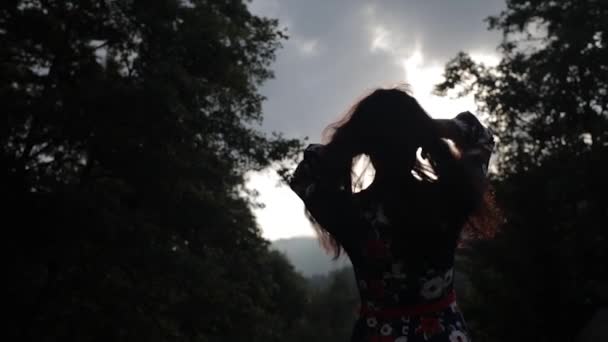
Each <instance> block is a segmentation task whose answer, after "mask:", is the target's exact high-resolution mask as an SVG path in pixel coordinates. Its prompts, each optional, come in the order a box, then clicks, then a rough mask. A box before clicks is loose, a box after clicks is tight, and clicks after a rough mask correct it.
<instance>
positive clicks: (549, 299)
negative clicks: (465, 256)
mask: <svg viewBox="0 0 608 342" xmlns="http://www.w3.org/2000/svg"><path fill="white" fill-rule="evenodd" d="M607 16H608V3H606V2H605V1H595V0H587V1H569V0H564V1H546V0H533V1H523V0H508V1H507V9H506V10H505V11H504V12H502V13H501V14H500V15H499V16H496V17H490V18H489V19H488V23H489V26H490V29H495V30H501V31H502V32H503V42H502V44H501V45H500V47H499V49H500V52H501V53H502V59H501V61H500V63H499V64H498V65H497V66H495V67H491V66H486V65H483V64H478V63H475V62H473V61H472V59H471V58H470V57H469V56H468V55H467V54H464V53H460V54H459V55H457V56H456V57H455V58H454V59H453V60H452V61H450V62H449V63H448V64H447V66H446V69H445V76H446V78H445V82H443V83H442V84H440V85H438V86H437V92H438V93H440V94H449V93H451V92H453V91H457V92H458V93H459V94H460V95H462V94H468V93H472V94H474V96H475V98H476V100H477V102H478V103H479V105H480V109H481V111H483V112H485V113H487V114H490V124H491V125H492V127H493V128H494V130H495V131H496V133H497V135H498V137H499V141H500V144H499V150H498V158H497V166H498V171H499V172H498V173H497V175H496V188H497V197H498V198H499V199H500V201H501V204H502V205H503V207H504V209H505V213H506V216H507V223H506V224H505V227H504V228H503V233H502V234H501V235H500V236H498V237H497V238H496V239H494V240H491V241H483V242H479V243H478V245H477V246H475V248H474V249H473V250H472V252H471V255H470V258H471V259H472V263H473V265H474V266H473V271H472V277H473V279H472V280H473V284H474V286H475V288H476V293H477V295H478V298H477V300H476V301H475V300H473V301H472V304H471V305H470V307H469V310H468V311H469V312H476V313H477V315H475V316H474V319H473V322H472V326H473V327H474V329H473V330H474V332H475V333H476V334H477V336H476V337H477V338H476V339H477V340H481V341H509V340H514V339H516V340H519V341H528V340H529V341H572V340H573V339H574V338H575V336H576V335H577V333H578V331H579V330H580V328H581V326H582V325H583V324H584V322H585V321H586V320H588V319H589V316H590V315H591V314H592V313H593V312H594V310H595V309H596V308H597V307H599V306H600V305H602V303H603V305H605V303H606V299H607V298H606V295H605V293H606V291H607V289H608V283H606V278H605V275H606V273H607V271H608V269H606V265H607V261H608V257H607V254H606V251H607V250H608V249H607V248H606V241H607V239H608V235H607V232H606V230H605V222H606V220H607V219H608V216H607V215H608V212H607V211H606V208H607V207H608V202H607V200H606V197H605V194H606V192H607V191H608V182H607V180H606V178H605V175H606V174H607V173H606V172H607V171H608V160H607V159H606V156H608V133H607V132H608V96H606V95H607V93H608V41H607V37H608V21H606V20H605V18H606V17H607ZM475 303H477V304H476V305H477V306H475ZM488 303H492V305H491V306H488ZM469 317H470V316H469ZM557 327H559V328H557Z"/></svg>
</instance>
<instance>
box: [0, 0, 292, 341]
mask: <svg viewBox="0 0 608 342" xmlns="http://www.w3.org/2000/svg"><path fill="white" fill-rule="evenodd" d="M284 38H286V36H285V34H284V32H283V31H282V30H281V29H279V28H278V23H277V21H276V20H274V19H268V18H261V17H258V16H255V15H252V14H251V13H250V12H249V11H248V8H247V5H246V4H245V3H243V2H242V1H228V0H226V1H203V0H191V1H181V0H164V1H152V2H151V1H136V0H108V1H94V0H85V1H81V0H79V1H46V0H39V1H38V0H7V1H2V4H0V46H1V48H0V103H2V108H3V112H4V113H5V115H6V116H7V119H8V125H7V126H6V128H5V129H4V134H3V135H2V138H1V139H2V157H1V158H2V162H3V164H5V165H6V166H7V168H6V170H7V171H6V172H7V174H6V176H5V180H6V184H7V185H6V191H3V193H4V196H5V203H8V204H7V207H6V210H7V216H6V217H5V224H4V227H5V231H6V232H7V233H8V234H7V235H8V236H7V238H6V240H5V241H6V250H7V252H8V255H10V256H11V260H12V262H10V264H11V265H10V266H9V272H8V276H7V277H6V278H7V282H6V283H7V285H8V288H9V290H8V295H9V298H10V304H11V305H10V308H11V318H12V319H14V322H15V324H12V325H11V327H9V336H12V337H14V338H20V339H24V340H25V339H28V340H42V341H55V340H62V341H65V340H89V341H97V340H99V341H107V340H133V339H135V340H148V341H156V340H158V341H161V340H163V341H164V340H197V341H226V340H247V341H269V340H280V339H281V338H282V336H284V335H285V334H286V331H287V330H288V328H289V324H291V323H290V322H291V321H293V320H295V319H296V318H297V317H296V316H297V313H298V310H297V309H298V308H299V306H298V305H299V304H298V303H299V302H302V301H303V300H304V299H303V298H304V295H303V292H302V291H303V289H302V288H301V286H300V285H298V284H299V283H300V276H299V275H297V274H296V273H295V272H294V271H293V268H292V267H291V265H289V263H288V262H287V261H286V260H285V258H284V257H283V256H281V255H280V254H277V253H274V252H269V250H268V243H267V242H266V241H265V240H263V239H262V237H261V235H260V231H259V227H258V226H257V224H256V222H255V219H254V217H253V214H252V212H251V206H252V205H255V200H254V198H253V197H252V196H251V194H248V193H247V191H246V189H245V188H244V174H245V172H246V171H248V170H252V169H260V168H264V167H267V166H268V165H270V164H271V163H272V162H275V161H281V160H284V159H285V158H291V157H293V156H294V155H295V153H297V151H298V149H299V148H300V147H301V143H300V142H299V141H297V140H289V139H284V138H283V137H282V136H281V135H280V134H274V135H272V136H267V135H265V134H263V133H261V132H260V131H259V130H257V129H256V125H257V124H259V123H260V122H261V120H262V111H261V102H262V100H263V97H262V96H261V95H260V94H259V93H258V86H259V85H260V84H261V83H262V82H263V81H265V80H267V79H268V78H270V77H272V72H271V71H270V69H269V65H270V63H271V62H272V61H273V59H274V56H275V51H276V49H277V48H279V47H280V44H281V41H282V40H283V39H284ZM285 298H292V299H294V300H293V301H292V302H291V303H290V305H286V304H284V300H285ZM297 298H300V301H298V300H296V299H297ZM281 303H283V304H281ZM302 303H303V302H302ZM279 317H280V319H278V318H279Z"/></svg>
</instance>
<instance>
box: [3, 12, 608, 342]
mask: <svg viewBox="0 0 608 342" xmlns="http://www.w3.org/2000/svg"><path fill="white" fill-rule="evenodd" d="M507 5H508V6H507V10H506V11H505V12H503V13H502V14H500V15H498V16H496V17H491V18H489V20H488V23H489V26H490V29H495V30H500V31H502V32H503V33H504V40H503V43H502V44H501V45H500V47H499V51H500V53H501V56H502V58H501V62H500V64H499V65H498V66H496V67H489V66H484V65H480V64H476V63H474V62H473V61H472V60H471V59H470V58H469V57H468V56H467V55H466V54H459V55H458V56H456V58H454V59H453V60H452V61H451V62H450V63H449V64H448V65H447V66H446V73H445V75H446V81H445V82H444V83H442V84H441V85H439V86H438V88H437V91H438V92H439V93H443V94H446V93H448V94H449V93H451V92H453V91H459V92H461V93H472V94H474V95H475V96H476V99H477V101H478V103H479V104H480V106H481V109H482V111H484V112H486V113H489V114H490V124H491V125H492V127H493V128H494V130H495V131H496V133H497V135H498V138H499V143H498V151H497V152H498V153H497V160H496V166H497V170H496V173H495V175H494V180H493V181H494V187H495V189H496V197H497V199H498V202H499V203H500V205H501V207H502V208H503V211H504V214H505V217H506V218H507V220H506V224H505V225H504V227H502V231H501V233H499V234H498V235H497V236H496V237H495V238H494V239H491V240H485V241H477V242H474V243H472V244H469V245H468V247H467V248H466V249H463V250H462V251H461V252H460V254H461V255H460V256H461V258H460V259H459V260H460V262H459V264H460V266H461V270H462V271H463V272H465V274H466V279H467V282H466V284H467V289H466V291H460V293H461V294H462V296H461V298H460V300H461V302H462V304H463V308H464V311H465V315H466V316H465V317H466V318H467V321H468V323H469V325H470V328H471V330H472V332H473V334H474V340H476V341H572V340H574V339H575V338H576V337H577V336H578V334H579V333H580V331H581V329H582V328H583V326H584V325H585V324H586V322H587V321H588V320H589V319H590V318H591V317H592V315H593V314H594V313H595V312H597V310H598V309H600V308H602V307H604V308H605V307H606V305H607V301H608V277H607V275H608V270H607V265H608V258H607V255H606V253H607V251H608V248H607V245H608V243H607V242H608V231H607V230H606V222H607V220H608V199H607V198H606V193H608V179H607V178H606V176H607V175H608V158H607V156H608V130H607V128H608V105H607V102H608V20H606V18H608V3H607V2H606V1H603V0H585V1H582V0H563V1H547V0H533V1H529V0H528V1H523V0H508V1H507ZM284 38H286V37H285V34H284V33H283V32H282V31H281V30H280V29H279V28H278V23H277V21H275V20H272V19H266V18H259V17H256V16H253V15H252V14H251V13H249V11H248V9H247V7H246V5H245V4H244V3H242V1H228V0H222V1H220V0H218V1H203V0H191V1H181V0H165V1H128V0H124V1H120V0H116V1H93V0H79V1H42V0H40V1H35V0H32V1H25V0H21V1H17V0H3V1H2V2H1V3H0V104H1V106H2V107H1V108H2V112H3V113H5V115H6V116H7V126H6V128H5V129H3V134H2V137H1V139H2V156H1V158H2V163H3V164H4V165H6V169H5V170H6V174H5V176H4V179H5V181H4V182H3V184H4V186H3V191H2V193H3V195H4V198H5V200H4V202H5V203H6V205H5V210H4V213H5V215H4V218H3V220H4V224H3V227H4V231H5V238H4V241H5V243H4V249H5V251H6V253H7V255H8V256H9V257H10V259H9V262H8V268H7V271H6V272H5V277H4V279H5V281H4V283H5V284H6V287H7V289H8V290H7V291H6V292H5V294H6V296H7V298H8V300H7V301H6V303H7V305H5V312H7V313H8V314H9V323H10V324H8V328H7V332H6V334H5V336H7V337H8V339H10V340H36V341H122V340H129V341H144V340H145V341H168V340H179V341H182V340H188V341H279V340H291V341H310V340H315V341H338V340H345V339H347V338H348V336H349V334H350V328H351V324H352V320H353V319H354V312H353V310H354V308H356V305H357V299H356V291H355V288H354V285H353V284H352V276H351V273H350V272H351V271H350V270H349V269H345V270H342V271H338V272H334V273H333V274H332V275H331V276H330V277H329V278H327V279H316V280H315V282H314V283H312V282H310V281H307V280H306V279H305V278H303V277H302V276H301V275H299V274H297V273H296V272H295V271H294V270H293V267H292V266H291V265H290V264H289V262H288V261H287V260H286V259H285V257H284V256H283V255H281V254H280V253H278V252H273V251H270V249H269V243H268V242H267V241H265V240H264V239H262V237H261V235H260V230H259V227H258V226H257V225H256V222H255V219H254V216H253V214H252V211H251V206H252V205H255V198H254V196H252V194H249V193H247V191H246V190H245V188H244V174H245V172H247V171H249V170H256V169H262V168H265V167H267V166H269V165H270V164H271V163H273V162H280V161H283V160H286V159H290V158H293V157H295V156H296V155H297V153H298V152H299V150H300V149H301V147H302V144H301V142H300V141H297V140H290V139H285V138H283V137H282V136H281V135H272V136H266V135H264V134H262V133H260V132H258V131H256V130H255V129H253V128H252V127H255V124H257V123H259V122H260V120H261V119H262V113H261V101H262V100H263V98H262V96H260V94H259V93H258V90H257V87H258V86H259V85H260V84H261V83H262V82H263V81H264V80H266V79H268V78H270V77H272V72H271V70H270V63H271V62H272V61H273V59H274V55H275V51H276V49H277V48H279V47H280V43H281V41H282V40H283V39H284Z"/></svg>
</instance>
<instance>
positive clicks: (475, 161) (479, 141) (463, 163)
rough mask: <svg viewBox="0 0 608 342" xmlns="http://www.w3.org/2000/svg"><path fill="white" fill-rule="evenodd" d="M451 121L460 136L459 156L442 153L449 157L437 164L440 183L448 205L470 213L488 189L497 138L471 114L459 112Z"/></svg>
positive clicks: (442, 158)
mask: <svg viewBox="0 0 608 342" xmlns="http://www.w3.org/2000/svg"><path fill="white" fill-rule="evenodd" d="M452 121H453V123H454V124H455V126H457V127H458V131H459V132H458V133H459V135H460V139H459V140H460V141H459V144H458V147H459V150H460V157H459V158H452V157H451V156H447V154H446V153H443V154H444V155H446V156H442V157H441V158H439V159H440V160H439V161H438V167H439V169H440V170H439V171H440V172H439V173H440V176H439V183H440V188H441V189H442V191H441V192H442V193H443V196H444V198H445V200H446V201H448V202H449V203H448V204H450V205H451V206H453V207H459V208H461V209H463V210H464V211H470V210H472V209H473V208H474V207H475V206H476V205H477V203H479V201H480V200H481V197H482V195H483V191H484V189H485V181H486V176H487V173H488V165H489V162H490V157H491V154H492V150H493V149H494V138H493V134H492V131H491V130H490V129H489V128H486V127H485V126H484V125H483V124H482V123H481V122H479V120H478V119H477V118H476V117H475V115H473V114H472V113H470V112H463V113H460V114H458V115H457V116H456V117H455V118H454V119H452ZM458 211H460V210H458Z"/></svg>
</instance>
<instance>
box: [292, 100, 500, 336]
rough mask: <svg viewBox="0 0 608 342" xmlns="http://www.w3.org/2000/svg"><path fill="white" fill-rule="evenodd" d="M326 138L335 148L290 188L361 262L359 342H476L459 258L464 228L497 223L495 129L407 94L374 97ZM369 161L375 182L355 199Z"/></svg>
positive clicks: (334, 242)
mask: <svg viewBox="0 0 608 342" xmlns="http://www.w3.org/2000/svg"><path fill="white" fill-rule="evenodd" d="M326 132H329V139H328V140H329V141H328V142H327V143H326V144H324V145H321V144H312V145H309V146H308V147H307V148H306V149H305V151H304V158H303V160H302V161H301V162H300V164H299V165H298V167H297V168H296V171H295V173H294V175H293V178H292V179H291V181H290V186H291V188H292V190H293V191H294V192H295V193H296V194H297V195H298V196H300V198H301V199H302V200H303V201H304V203H305V206H306V210H307V213H308V217H309V219H310V220H311V221H312V222H313V223H314V225H315V227H316V228H317V231H318V233H319V238H320V240H321V242H322V243H323V245H324V246H325V247H326V248H328V249H330V250H332V251H333V252H334V253H335V256H336V257H337V256H339V255H340V253H341V252H342V251H344V252H346V253H347V255H348V256H349V258H350V260H351V262H352V264H353V269H354V273H355V278H356V282H357V286H358V289H359V293H360V300H361V309H360V314H359V319H358V320H357V321H356V323H355V327H354V331H353V335H352V341H397V342H406V341H407V342H416V341H453V342H455V341H468V340H469V335H468V332H467V328H466V326H465V322H464V320H463V318H462V315H461V313H460V311H459V308H458V306H457V304H456V299H455V293H454V286H453V279H454V269H453V266H454V253H455V250H456V247H457V246H458V242H459V239H460V236H461V233H462V232H463V228H464V227H465V226H466V227H469V228H471V229H468V231H469V233H471V234H472V233H475V229H473V228H474V227H475V226H476V224H475V223H478V224H477V226H478V225H479V223H489V222H492V220H490V219H488V218H487V217H485V218H484V217H483V216H484V215H485V216H488V213H490V211H488V210H484V207H487V206H488V204H489V202H488V198H489V197H487V196H484V193H486V191H487V186H486V171H487V167H488V161H489V158H490V154H491V152H492V149H493V145H494V142H493V138H492V135H491V132H490V131H489V130H488V129H486V128H485V127H484V126H483V125H482V124H481V123H480V122H479V121H478V120H477V119H476V118H475V116H474V115H473V114H471V113H469V112H464V113H460V114H459V115H457V116H456V117H455V118H454V119H451V120H433V119H432V118H431V117H429V116H428V114H427V113H426V112H425V111H424V109H423V108H422V107H421V106H420V105H419V104H418V102H417V101H416V100H415V99H414V98H413V97H412V96H410V95H409V94H408V93H407V92H406V91H404V90H401V89H378V90H375V91H374V92H373V93H371V94H370V95H368V96H367V97H365V98H363V99H362V100H361V101H360V102H359V103H357V104H356V105H355V106H354V107H353V108H352V110H351V111H350V112H349V113H348V114H347V116H346V117H345V118H344V119H343V120H341V121H339V122H338V123H335V124H333V125H331V126H329V127H328V130H326ZM446 139H450V140H452V141H453V142H454V144H455V146H456V148H454V146H453V145H450V144H449V143H448V142H447V141H446ZM419 152H420V153H419ZM361 155H367V156H368V157H369V159H370V161H371V164H372V165H373V167H374V169H375V176H374V180H373V182H372V183H371V185H369V186H368V187H367V188H366V189H364V190H362V191H359V192H354V191H353V186H352V185H353V184H352V170H353V160H355V159H356V157H357V156H361ZM425 161H426V162H425ZM491 228H493V227H488V226H486V227H478V229H477V233H481V234H485V233H487V231H488V230H489V229H491Z"/></svg>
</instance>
